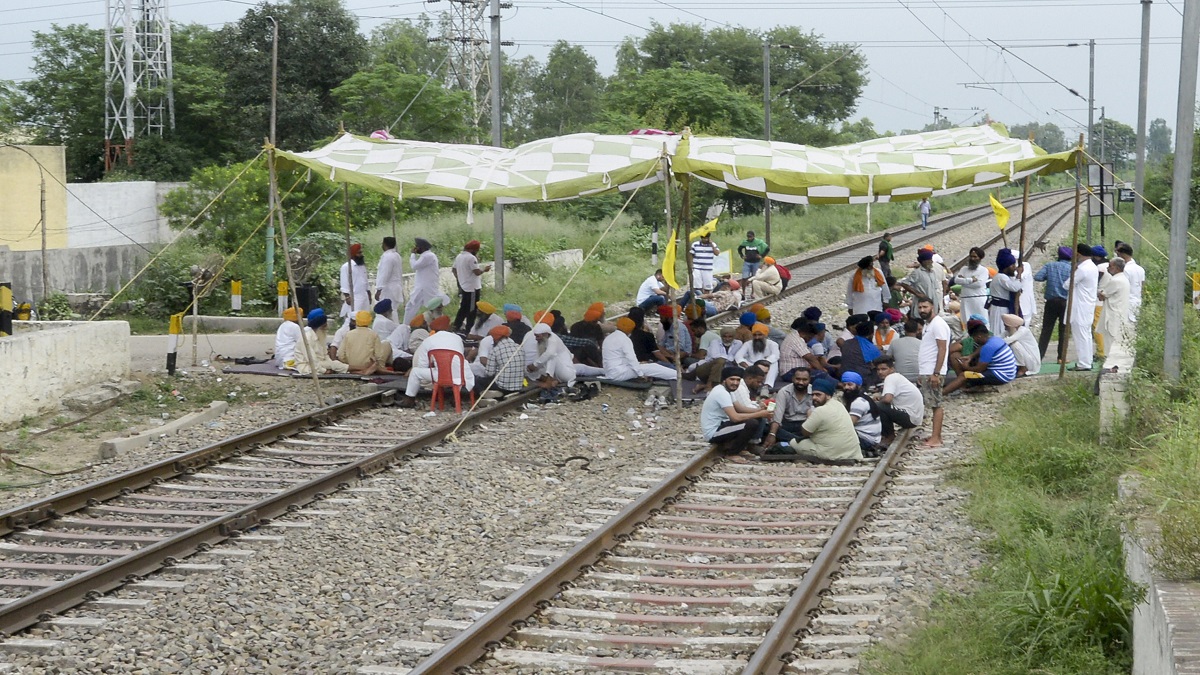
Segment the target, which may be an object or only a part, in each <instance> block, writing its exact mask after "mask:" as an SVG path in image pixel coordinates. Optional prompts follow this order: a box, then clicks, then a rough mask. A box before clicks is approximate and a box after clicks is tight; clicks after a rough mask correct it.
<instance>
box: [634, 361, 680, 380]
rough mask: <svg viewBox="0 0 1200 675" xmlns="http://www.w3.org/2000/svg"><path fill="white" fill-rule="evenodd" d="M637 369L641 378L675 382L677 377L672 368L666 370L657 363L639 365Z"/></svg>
mask: <svg viewBox="0 0 1200 675" xmlns="http://www.w3.org/2000/svg"><path fill="white" fill-rule="evenodd" d="M638 369H639V370H641V371H642V376H643V377H652V378H654V379H656V380H675V379H678V377H679V374H678V373H676V372H675V369H674V368H668V367H666V366H663V365H659V364H657V363H639V364H638ZM631 379H632V378H631Z"/></svg>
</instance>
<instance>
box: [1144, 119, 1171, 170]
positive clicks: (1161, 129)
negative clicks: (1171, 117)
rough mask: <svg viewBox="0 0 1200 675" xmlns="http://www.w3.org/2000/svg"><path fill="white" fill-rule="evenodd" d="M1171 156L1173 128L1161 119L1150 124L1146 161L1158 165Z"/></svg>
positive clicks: (1147, 135) (1147, 133)
mask: <svg viewBox="0 0 1200 675" xmlns="http://www.w3.org/2000/svg"><path fill="white" fill-rule="evenodd" d="M1169 154H1171V127H1168V126H1167V121H1166V120H1164V119H1163V118H1161V117H1159V118H1157V119H1155V120H1154V121H1152V122H1150V129H1149V130H1147V132H1146V161H1147V162H1148V163H1150V164H1157V163H1159V162H1161V161H1162V160H1163V158H1165V157H1166V156H1167V155H1169Z"/></svg>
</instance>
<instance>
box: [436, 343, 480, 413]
mask: <svg viewBox="0 0 1200 675" xmlns="http://www.w3.org/2000/svg"><path fill="white" fill-rule="evenodd" d="M455 360H457V361H458V380H459V382H462V383H463V384H465V383H466V381H467V373H466V368H467V359H466V357H465V356H463V355H462V354H461V353H460V352H456V351H454V350H453V349H431V350H429V365H430V366H431V368H432V369H433V398H432V400H430V402H429V409H430V410H445V409H446V396H445V391H444V390H445V388H447V387H449V388H450V389H453V390H454V411H455V412H457V413H461V412H462V387H463V385H459V384H454V362H455ZM471 405H475V391H474V390H471Z"/></svg>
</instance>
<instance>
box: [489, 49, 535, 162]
mask: <svg viewBox="0 0 1200 675" xmlns="http://www.w3.org/2000/svg"><path fill="white" fill-rule="evenodd" d="M541 72H542V64H540V63H538V60H537V59H536V58H534V57H532V56H526V57H523V58H520V59H515V60H513V59H510V58H508V55H507V54H502V59H501V61H500V80H501V82H502V86H501V89H500V96H501V100H500V108H501V113H502V114H503V116H504V119H503V123H504V145H506V146H509V147H513V146H517V145H520V144H522V143H526V142H529V141H533V140H537V138H538V137H537V136H535V135H534V133H533V83H534V82H535V81H536V80H537V79H538V77H539V76H540V75H541ZM490 128H491V127H490V121H489V133H490ZM489 138H490V137H489Z"/></svg>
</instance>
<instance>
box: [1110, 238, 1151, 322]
mask: <svg viewBox="0 0 1200 675" xmlns="http://www.w3.org/2000/svg"><path fill="white" fill-rule="evenodd" d="M1117 255H1119V256H1121V260H1124V261H1125V278H1126V279H1128V280H1129V320H1130V321H1133V322H1135V323H1136V322H1137V315H1138V310H1140V309H1141V308H1142V287H1143V286H1144V285H1145V284H1146V269H1145V268H1144V267H1142V266H1141V265H1139V264H1138V263H1137V261H1136V260H1134V259H1133V247H1132V246H1130V245H1129V244H1127V243H1125V242H1120V243H1119V244H1117Z"/></svg>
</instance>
